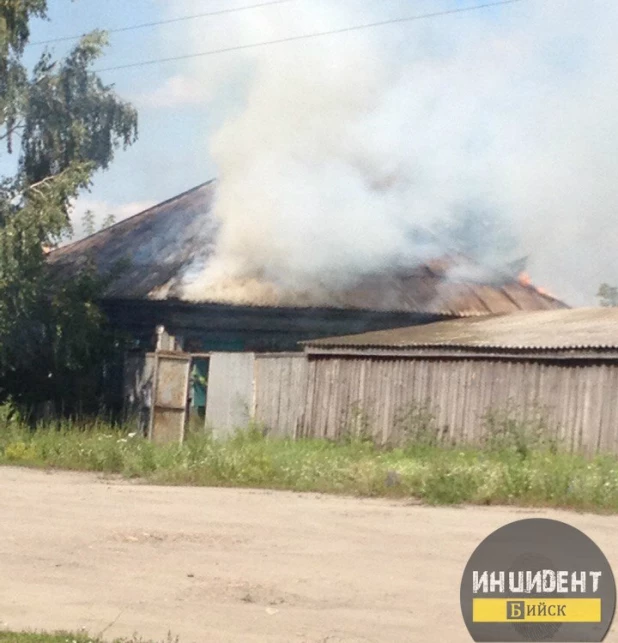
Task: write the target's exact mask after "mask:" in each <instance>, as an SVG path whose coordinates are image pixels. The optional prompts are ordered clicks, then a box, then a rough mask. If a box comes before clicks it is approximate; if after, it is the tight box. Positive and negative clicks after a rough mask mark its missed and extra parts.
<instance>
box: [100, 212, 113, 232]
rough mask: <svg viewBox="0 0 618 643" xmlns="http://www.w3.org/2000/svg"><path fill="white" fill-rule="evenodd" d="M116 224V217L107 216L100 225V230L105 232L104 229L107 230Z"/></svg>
mask: <svg viewBox="0 0 618 643" xmlns="http://www.w3.org/2000/svg"><path fill="white" fill-rule="evenodd" d="M114 223H116V217H115V216H114V215H113V214H108V215H107V216H106V217H105V219H103V223H102V224H101V230H105V228H109V227H111V226H113V225H114Z"/></svg>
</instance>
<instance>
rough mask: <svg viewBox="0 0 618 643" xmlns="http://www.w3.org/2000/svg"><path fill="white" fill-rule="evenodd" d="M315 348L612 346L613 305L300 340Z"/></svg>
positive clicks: (617, 339) (616, 314)
mask: <svg viewBox="0 0 618 643" xmlns="http://www.w3.org/2000/svg"><path fill="white" fill-rule="evenodd" d="M305 345H306V346H308V347H316V348H320V349H327V348H344V349H365V348H379V349H393V350H394V349H415V348H452V349H466V348H469V349H474V348H478V349H511V350H527V349H537V350H550V349H585V348H604V349H614V348H615V349H618V308H574V309H567V310H550V311H537V312H516V313H512V314H506V315H490V316H485V317H476V318H462V319H455V320H449V321H441V322H436V323H433V324H427V325H424V326H411V327H405V328H396V329H392V330H384V331H376V332H370V333H363V334H361V335H348V336H345V337H333V338H326V339H318V340H313V341H310V342H305Z"/></svg>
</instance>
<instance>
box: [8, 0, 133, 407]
mask: <svg viewBox="0 0 618 643" xmlns="http://www.w3.org/2000/svg"><path fill="white" fill-rule="evenodd" d="M46 9H47V3H46V2H45V1H43V0H3V2H1V3H0V142H1V143H2V144H4V145H5V148H6V152H7V153H8V154H9V155H11V154H14V155H15V159H16V163H15V167H16V171H15V174H14V175H13V176H7V177H3V178H0V397H1V396H4V397H6V396H7V395H9V394H12V395H13V396H14V398H15V399H16V401H28V402H29V403H31V402H34V401H43V400H49V399H54V400H57V399H58V398H59V397H61V395H62V388H63V386H62V385H61V381H62V379H63V377H64V376H66V375H67V374H68V373H72V374H76V373H77V372H78V371H80V369H81V370H84V369H89V370H92V368H93V367H94V362H93V360H95V359H98V358H100V357H101V355H102V354H103V353H106V352H108V350H109V348H110V346H109V342H107V339H108V337H107V335H106V334H105V333H103V332H102V324H103V321H104V320H103V316H102V315H101V313H100V311H99V310H98V308H97V307H96V304H95V302H96V300H97V297H98V295H99V294H100V292H101V289H102V287H103V286H104V284H105V280H101V279H98V278H96V277H95V270H94V267H92V266H90V267H88V266H87V267H86V268H85V270H84V271H83V273H82V274H80V275H73V276H72V278H71V281H70V283H67V282H66V281H62V282H60V281H59V280H57V279H54V277H53V275H52V274H51V271H49V270H48V269H47V266H46V259H45V248H47V247H54V246H55V245H57V243H58V242H59V241H60V240H61V239H62V238H63V237H64V236H65V235H67V234H68V233H69V231H70V224H69V217H68V211H69V208H70V205H71V202H72V201H73V200H74V199H75V198H76V197H77V196H78V194H79V193H80V192H81V191H82V190H84V189H87V188H88V187H89V186H90V181H91V177H92V175H93V173H94V172H96V171H97V170H101V169H106V168H107V167H108V166H109V164H110V163H111V162H112V160H113V158H114V153H115V151H116V150H117V149H118V148H120V147H126V146H128V145H130V144H131V143H133V142H134V140H135V138H136V136H137V115H136V112H135V110H134V108H133V107H132V106H131V105H129V104H128V103H126V102H124V101H122V100H121V99H120V98H119V97H118V96H117V95H116V94H115V92H114V91H113V88H112V87H110V86H106V85H104V84H103V82H102V81H101V79H100V78H99V77H98V76H97V75H96V74H95V73H94V72H93V71H92V64H93V62H95V61H96V59H97V58H98V57H99V56H100V55H101V53H102V50H103V47H104V46H105V43H106V37H105V34H103V33H102V32H93V33H91V34H89V35H86V36H84V37H83V38H82V39H81V41H80V42H79V43H78V44H77V45H76V46H75V47H74V48H73V50H72V51H71V52H70V53H69V54H68V56H67V57H66V58H64V59H62V60H56V61H54V60H52V57H51V54H50V53H49V52H45V53H43V55H42V56H41V57H40V59H39V61H38V62H37V63H36V64H35V65H34V68H33V69H32V70H31V71H30V70H28V69H27V68H26V66H25V65H24V64H23V63H22V59H21V56H22V53H23V49H24V47H25V45H26V44H27V41H28V35H29V29H28V21H29V19H30V18H32V17H45V15H46ZM104 344H105V345H106V348H105V350H104V349H103V345H104ZM65 384H66V382H65ZM50 396H51V397H50Z"/></svg>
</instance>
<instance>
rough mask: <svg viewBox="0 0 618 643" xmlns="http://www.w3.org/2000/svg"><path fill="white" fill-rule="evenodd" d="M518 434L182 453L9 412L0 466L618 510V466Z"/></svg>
mask: <svg viewBox="0 0 618 643" xmlns="http://www.w3.org/2000/svg"><path fill="white" fill-rule="evenodd" d="M512 433H513V434H514V435H515V436H516V439H515V440H511V439H504V438H505V436H504V435H503V436H502V438H501V439H500V440H491V441H488V442H487V444H486V446H485V448H484V449H477V448H445V447H442V446H439V445H436V444H432V443H431V442H430V441H427V440H425V439H423V440H420V441H419V440H416V439H415V440H411V441H408V443H407V445H405V444H404V445H403V446H399V447H396V448H388V449H384V448H382V449H380V448H377V447H375V446H374V445H373V444H371V443H370V442H368V441H366V440H359V439H354V438H352V439H348V440H344V441H341V442H331V441H324V440H300V441H291V440H269V439H267V438H264V437H263V436H262V433H261V432H260V431H258V430H256V429H253V430H248V431H245V432H242V433H238V434H237V435H236V437H234V438H232V439H230V440H228V441H225V442H223V441H216V440H213V439H211V438H209V437H207V436H195V435H193V436H191V437H189V438H188V440H187V441H186V442H185V444H183V445H173V446H156V445H153V444H151V443H149V442H148V441H146V440H144V439H142V438H141V437H138V436H136V435H134V434H131V433H128V432H126V431H119V430H114V429H112V428H110V427H109V426H107V425H105V424H103V423H99V424H92V425H87V426H84V425H76V424H72V423H64V424H60V425H57V426H48V427H46V428H39V429H38V430H36V431H30V430H29V429H27V428H26V427H25V426H24V425H23V424H22V423H21V422H20V421H19V419H16V418H14V417H10V416H9V415H8V414H7V413H5V412H3V410H2V407H0V464H9V465H22V466H33V467H44V468H58V469H69V470H80V471H98V472H107V473H115V474H120V475H123V476H126V477H127V478H140V479H144V480H146V481H148V482H152V483H157V484H169V485H207V486H225V487H261V488H270V489H288V490H293V491H313V492H324V493H337V494H351V495H358V496H383V497H399V498H414V499H418V500H421V501H423V502H426V503H429V504H458V503H472V504H485V505H487V504H503V505H505V504H506V505H525V506H550V507H564V508H571V509H577V510H588V511H597V512H613V511H616V510H618V459H616V458H615V457H610V456H603V457H601V456H599V457H595V458H593V459H586V458H584V457H582V456H577V455H569V454H566V453H560V452H559V451H558V450H557V449H556V448H555V445H543V444H542V443H538V444H537V443H535V444H524V441H523V438H522V435H521V434H520V433H517V432H516V431H513V432H512ZM506 437H508V435H506ZM522 444H523V445H524V447H525V448H523V447H522ZM0 640H2V639H0Z"/></svg>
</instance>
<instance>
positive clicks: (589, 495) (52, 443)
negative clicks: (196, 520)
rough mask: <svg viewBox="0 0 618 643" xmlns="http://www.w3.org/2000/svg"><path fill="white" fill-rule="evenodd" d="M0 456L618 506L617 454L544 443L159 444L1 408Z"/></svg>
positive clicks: (174, 475) (344, 489)
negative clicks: (557, 448) (37, 421)
mask: <svg viewBox="0 0 618 643" xmlns="http://www.w3.org/2000/svg"><path fill="white" fill-rule="evenodd" d="M0 463H6V464H11V465H24V466H38V467H54V468H62V469H73V470H83V471H100V472H109V473H117V474H122V475H124V476H126V477H128V478H135V477H139V478H143V479H145V480H148V481H151V482H153V483H156V484H192V485H207V486H226V487H262V488H270V489H289V490H293V491H299V492H300V491H312V492H324V493H343V494H353V495H359V496H388V497H403V498H416V499H419V500H422V501H424V502H427V503H431V504H455V503H474V504H509V505H524V506H553V507H566V508H576V509H583V510H593V511H617V510H618V459H617V458H616V457H615V456H609V455H603V456H597V457H595V458H585V457H582V456H578V455H570V454H567V453H558V452H552V451H551V450H549V449H545V448H541V447H538V448H530V449H529V450H527V451H526V455H525V457H522V454H521V452H520V451H518V450H517V449H516V448H502V447H501V448H499V449H497V448H496V449H479V448H472V447H466V448H449V447H444V446H430V445H424V446H423V448H410V447H404V448H401V447H397V448H386V449H384V448H382V449H381V448H378V447H376V446H375V445H374V444H372V443H370V442H363V441H359V440H342V441H340V442H334V441H328V440H298V441H293V440H283V439H279V440H273V439H269V438H268V437H266V436H265V435H264V432H263V431H262V430H261V429H260V427H256V426H253V427H249V429H248V430H247V431H244V432H243V431H240V432H238V433H237V434H236V435H235V436H234V437H233V438H232V439H229V440H226V441H223V440H216V439H213V438H212V437H211V436H208V435H204V434H202V435H198V434H192V435H191V436H190V437H189V438H188V439H187V440H186V441H185V443H184V444H182V445H179V444H173V445H169V446H161V445H156V444H153V443H151V442H148V441H147V440H145V439H144V438H143V437H142V436H141V435H140V434H138V433H137V432H135V431H129V429H128V428H125V429H122V430H121V429H119V428H115V427H113V426H112V425H110V424H109V423H108V422H106V421H104V420H99V421H96V422H88V423H84V422H82V423H80V422H75V421H68V420H64V421H60V422H58V421H55V422H50V423H47V424H41V425H39V426H38V427H37V428H36V430H34V431H33V430H30V429H29V428H28V427H27V426H26V425H25V424H24V423H23V421H22V420H21V418H20V416H19V413H17V412H16V411H15V409H14V408H12V407H7V408H2V407H0Z"/></svg>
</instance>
